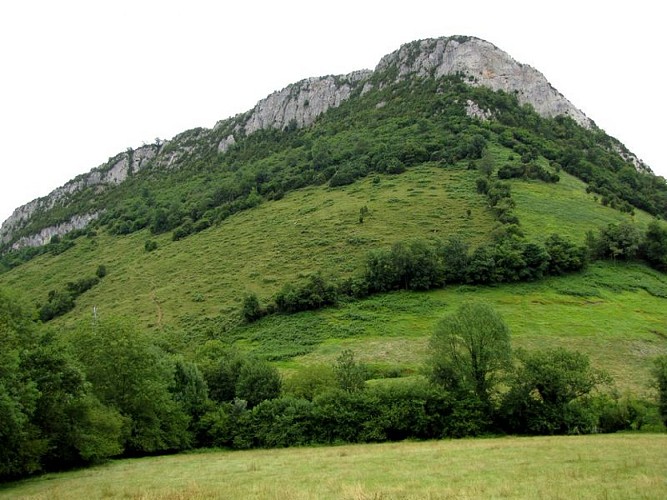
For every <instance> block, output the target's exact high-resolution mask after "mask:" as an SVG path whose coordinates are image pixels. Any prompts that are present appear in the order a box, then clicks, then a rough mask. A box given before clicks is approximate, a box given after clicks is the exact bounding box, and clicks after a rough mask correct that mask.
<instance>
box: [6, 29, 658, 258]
mask: <svg viewBox="0 0 667 500" xmlns="http://www.w3.org/2000/svg"><path fill="white" fill-rule="evenodd" d="M452 74H463V75H465V76H466V80H465V81H466V83H468V84H470V85H475V86H484V87H488V88H490V89H492V90H503V91H505V92H508V93H515V94H516V95H517V98H518V100H519V102H520V103H522V104H530V105H532V106H533V108H534V109H535V110H536V111H537V112H538V113H539V114H540V115H542V116H544V117H553V116H557V115H566V116H569V117H570V118H572V119H573V120H575V122H577V123H578V124H579V125H581V126H584V127H587V128H590V127H594V123H593V121H592V120H590V119H589V118H588V117H587V116H586V115H585V114H584V113H583V112H582V111H580V110H579V109H578V108H576V107H575V106H574V105H573V104H572V103H571V102H570V101H568V100H567V99H566V98H565V97H564V96H563V95H562V94H560V93H559V92H558V91H557V90H556V89H554V88H553V87H552V86H551V84H550V83H549V82H548V81H547V80H546V78H545V77H544V75H542V73H540V72H539V71H537V70H535V69H534V68H532V67H531V66H528V65H524V64H521V63H519V62H517V61H515V60H514V59H513V58H512V57H511V56H510V55H509V54H507V53H506V52H504V51H502V50H501V49H499V48H497V47H496V46H495V45H493V44H492V43H490V42H487V41H485V40H481V39H479V38H475V37H466V36H451V37H441V38H434V39H425V40H419V41H415V42H410V43H407V44H404V45H402V46H401V47H400V48H399V49H397V50H396V51H394V52H392V53H390V54H387V55H385V56H383V57H382V58H381V59H380V61H379V63H378V64H377V66H376V67H375V69H374V70H373V71H371V70H358V71H353V72H351V73H348V74H347V75H336V76H332V75H329V76H322V77H312V78H307V79H304V80H301V81H299V82H296V83H293V84H290V85H288V86H287V87H285V88H283V89H282V90H279V91H275V92H273V93H272V94H270V95H269V96H267V97H266V98H264V99H261V100H260V101H258V103H257V104H256V105H255V107H254V108H253V109H251V110H249V111H248V112H246V113H242V114H240V115H237V116H235V117H231V118H228V119H226V120H222V121H219V122H218V123H216V125H215V126H214V128H213V129H203V128H199V129H194V130H191V131H186V132H183V133H182V134H179V135H177V136H175V137H174V138H173V139H172V140H170V141H165V142H164V143H162V142H160V141H157V142H156V143H155V144H150V145H144V146H141V147H139V148H137V149H131V148H128V150H127V151H125V152H122V153H119V154H118V155H116V156H115V157H113V158H110V159H109V161H108V162H107V163H105V164H102V165H100V166H98V167H96V168H94V169H92V170H91V171H89V172H88V173H85V174H82V175H79V176H77V177H75V178H74V179H73V180H71V181H69V182H67V183H66V184H65V185H64V186H61V187H59V188H57V189H55V190H53V191H52V192H51V193H50V194H48V195H47V196H45V197H41V198H38V199H36V200H32V201H30V202H29V203H27V204H25V205H22V206H20V207H18V208H17V209H16V210H14V212H13V213H12V215H11V216H10V217H9V218H8V219H7V220H5V221H4V222H3V224H2V226H1V227H0V243H2V244H3V245H7V244H10V243H11V244H12V248H13V249H19V248H22V247H24V246H41V245H44V244H46V243H48V242H49V241H50V240H51V238H52V237H53V236H54V235H63V234H66V233H68V232H70V231H72V230H76V229H82V228H84V227H86V225H87V224H88V223H89V222H90V221H91V220H94V219H95V218H96V217H97V216H98V214H97V213H91V212H85V213H82V212H80V213H76V214H75V216H73V217H72V216H71V217H69V218H67V219H64V220H61V221H59V223H58V224H54V225H50V226H48V227H42V228H39V229H38V230H36V231H34V232H33V233H32V234H28V235H23V237H22V238H20V239H17V238H16V234H17V233H18V232H19V231H21V230H23V229H24V228H26V227H28V226H29V224H30V222H31V219H32V217H33V215H34V214H36V213H39V212H45V211H49V210H52V209H53V208H54V207H57V206H66V205H67V203H68V201H69V200H70V198H71V197H72V196H73V195H74V194H75V193H77V192H80V191H82V190H85V189H94V190H95V191H96V192H100V191H104V190H106V189H108V188H109V187H113V186H116V185H118V184H120V183H122V182H124V181H125V180H126V179H127V178H128V177H131V176H133V175H134V174H136V173H137V172H139V171H140V170H141V169H142V168H143V167H145V166H146V165H147V164H149V163H150V162H154V163H155V164H156V165H157V166H158V167H160V168H165V169H171V168H178V167H179V166H180V164H181V163H182V160H183V158H187V156H188V155H189V154H190V153H192V151H193V150H195V149H196V148H197V141H199V142H202V141H203V142H204V143H207V144H208V145H209V146H211V147H215V148H217V151H218V152H219V153H224V152H226V151H227V149H228V148H229V147H230V146H231V145H233V144H235V143H236V142H238V141H239V140H241V139H242V138H244V137H247V136H249V135H251V134H253V133H255V132H257V131H258V130H264V129H271V128H273V129H289V128H302V127H306V126H309V125H311V124H312V123H313V122H314V121H315V119H317V118H318V117H319V116H321V115H322V114H324V113H326V112H327V111H328V110H329V109H331V108H336V107H338V106H340V104H341V103H343V102H344V101H346V100H348V99H349V98H350V97H351V96H353V95H355V93H359V94H361V95H363V94H364V93H366V92H368V91H370V90H371V89H373V88H382V87H383V86H385V85H387V84H391V83H396V82H398V81H401V80H402V79H404V78H406V77H408V76H410V75H416V76H418V77H421V78H429V77H435V78H439V77H442V76H447V75H452ZM472 104H473V105H474V104H475V103H472ZM616 147H617V149H618V151H617V152H618V153H619V154H621V155H622V156H623V157H624V159H625V160H626V161H630V162H631V163H633V164H634V165H635V167H636V168H637V169H638V170H640V171H642V170H643V171H647V172H650V169H649V168H648V167H647V166H646V165H644V164H643V163H642V162H641V161H639V160H638V159H637V157H636V156H635V155H634V154H632V153H631V152H629V151H627V150H626V149H625V148H624V147H623V146H622V144H620V143H618V144H617V145H616Z"/></svg>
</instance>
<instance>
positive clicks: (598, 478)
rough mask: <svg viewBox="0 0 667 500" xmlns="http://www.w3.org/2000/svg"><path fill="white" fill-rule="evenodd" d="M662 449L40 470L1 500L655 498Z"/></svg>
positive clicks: (499, 447)
mask: <svg viewBox="0 0 667 500" xmlns="http://www.w3.org/2000/svg"><path fill="white" fill-rule="evenodd" d="M666 447H667V435H666V434H612V435H593V436H572V437H535V438H514V437H506V438H491V439H474V440H473V439H463V440H455V441H449V440H447V441H430V442H404V443H391V444H375V445H348V446H336V447H322V448H295V449H283V450H256V451H235V452H212V451H211V452H204V453H188V454H181V455H174V456H163V457H155V458H141V459H133V460H122V461H112V462H110V463H108V464H106V465H102V466H98V467H93V468H89V469H85V470H80V471H73V472H67V473H62V474H45V475H43V476H41V477H39V478H36V479H29V480H26V481H22V482H19V483H14V484H8V485H5V486H4V487H1V488H0V498H33V499H49V500H52V499H79V498H80V499H89V498H143V499H152V498H167V499H186V498H187V499H198V498H257V499H260V498H275V499H285V500H287V499H290V500H292V499H306V498H318V499H328V498H331V499H354V500H361V499H385V498H386V499H392V498H402V499H411V498H412V499H417V498H433V499H440V498H442V499H444V498H458V499H467V498H531V499H536V498H543V499H568V500H569V499H579V498H581V499H583V498H610V499H612V498H616V499H627V498H644V499H652V498H655V499H658V498H665V497H666V496H667V480H665V477H667V454H665V448H666Z"/></svg>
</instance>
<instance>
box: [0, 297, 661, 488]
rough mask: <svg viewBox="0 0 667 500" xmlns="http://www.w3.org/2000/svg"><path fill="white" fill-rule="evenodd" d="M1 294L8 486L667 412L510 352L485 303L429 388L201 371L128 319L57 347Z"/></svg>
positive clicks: (261, 368)
mask: <svg viewBox="0 0 667 500" xmlns="http://www.w3.org/2000/svg"><path fill="white" fill-rule="evenodd" d="M29 311H30V309H29V308H26V307H25V305H23V304H22V302H21V300H20V299H19V298H17V297H15V296H13V295H11V294H9V293H7V292H5V291H0V361H1V363H0V416H1V417H2V425H1V426H0V479H2V480H8V479H13V478H18V477H22V476H25V475H28V474H34V473H39V472H43V471H51V470H63V469H69V468H72V467H79V466H83V465H87V464H91V463H96V462H99V461H101V460H104V459H106V458H109V457H121V456H137V455H144V454H154V453H165V452H174V451H179V450H185V449H190V448H195V447H210V446H214V447H228V448H233V449H245V448H254V447H281V446H293V445H306V444H329V443H339V442H352V443H354V442H381V441H394V440H402V439H408V438H412V439H438V438H443V437H463V436H475V435H480V434H488V433H505V432H511V433H519V434H566V433H589V432H613V431H616V430H620V429H640V428H646V426H647V425H648V426H651V427H650V428H653V429H657V428H659V427H657V426H659V425H660V424H659V420H658V415H659V414H660V415H662V419H663V421H665V420H667V406H666V405H665V401H666V400H667V382H666V381H667V370H666V368H667V359H666V358H665V357H664V356H663V357H661V358H658V359H657V360H656V362H655V367H654V376H655V380H656V386H657V388H658V390H659V401H658V403H657V404H656V403H655V402H652V401H648V400H640V399H636V398H632V397H626V398H618V397H614V396H613V393H609V392H607V393H605V392H603V391H597V389H598V388H600V387H601V386H603V385H604V384H607V383H609V381H610V379H609V377H608V376H606V375H605V374H603V373H602V372H600V371H598V370H595V369H594V368H592V367H591V366H590V363H589V361H588V358H586V356H584V355H582V354H579V353H576V352H571V351H567V350H564V349H553V350H543V351H531V352H518V353H513V352H512V350H511V345H510V336H509V330H508V328H507V326H506V325H505V323H504V322H503V320H502V318H500V317H499V316H498V314H497V313H496V312H495V311H494V310H493V309H492V308H491V307H489V306H488V305H485V304H479V303H470V304H464V305H463V306H461V307H460V308H459V309H458V310H457V311H455V312H453V313H451V314H450V315H448V316H446V317H444V318H443V319H442V321H441V322H440V323H438V324H437V325H436V327H435V330H434V334H433V336H432V339H431V349H430V351H431V353H432V354H431V356H430V358H429V359H428V360H427V362H426V364H425V365H424V371H423V373H424V376H420V377H413V378H411V379H397V380H394V381H392V382H393V383H378V382H374V383H371V382H369V381H368V380H367V379H369V378H371V377H372V375H371V373H370V371H369V370H368V368H367V367H366V365H364V363H362V362H360V361H358V360H357V359H356V357H355V355H354V353H353V352H351V351H349V350H345V351H342V352H341V353H340V355H339V356H338V358H337V359H336V360H335V362H334V363H333V364H332V365H320V366H313V367H309V368H307V369H304V371H303V372H302V373H300V374H298V375H295V376H293V377H290V378H288V379H286V380H283V379H282V378H281V377H280V375H279V373H278V371H277V370H276V369H275V367H273V366H272V365H270V364H268V363H267V362H266V361H262V360H259V359H255V358H252V357H250V356H249V355H247V354H244V353H242V352H240V351H238V350H237V349H235V348H234V347H232V346H229V345H225V344H223V343H222V342H220V341H217V340H215V341H209V342H207V343H206V344H204V345H203V346H201V347H200V349H199V351H198V352H197V353H196V354H195V355H193V356H192V357H191V358H189V359H185V358H183V357H182V356H178V355H175V354H171V353H169V352H167V351H165V350H164V349H162V348H161V347H160V345H159V344H158V343H156V342H155V341H153V340H152V339H151V338H150V337H149V336H148V335H147V334H146V333H145V332H143V331H142V330H140V329H139V328H137V327H136V325H134V324H133V323H131V322H128V321H126V320H113V319H112V320H104V321H102V320H100V321H93V322H92V323H91V324H87V325H80V326H78V327H75V328H72V329H64V330H62V331H60V332H58V334H57V335H54V334H53V332H51V331H47V330H44V328H43V327H42V326H40V324H39V323H37V322H35V321H34V318H33V316H31V314H30V312H29Z"/></svg>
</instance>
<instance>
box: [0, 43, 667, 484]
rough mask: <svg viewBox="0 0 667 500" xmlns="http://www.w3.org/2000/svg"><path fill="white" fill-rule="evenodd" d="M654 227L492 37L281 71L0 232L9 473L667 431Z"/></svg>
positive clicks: (615, 153) (634, 172)
mask: <svg viewBox="0 0 667 500" xmlns="http://www.w3.org/2000/svg"><path fill="white" fill-rule="evenodd" d="M665 217H667V184H666V183H665V180H664V179H662V178H660V177H656V176H655V175H653V174H652V172H651V171H650V169H649V168H648V167H647V166H646V165H644V164H642V163H641V162H639V161H638V160H637V158H636V157H635V156H634V155H632V153H631V152H629V151H627V149H626V148H624V146H623V145H622V143H620V142H619V141H618V140H616V139H614V138H612V137H610V136H608V135H607V134H606V133H605V132H604V131H602V130H600V129H599V128H598V127H596V125H595V124H594V122H593V121H592V120H591V119H590V118H588V117H586V116H585V115H584V114H583V113H582V112H581V111H579V110H578V109H577V108H576V107H575V106H573V105H572V104H571V103H570V102H569V101H567V99H565V97H563V96H562V95H560V94H559V93H558V92H557V91H556V90H555V89H553V88H552V87H551V86H550V85H549V83H548V82H547V81H546V80H545V79H544V77H543V76H542V75H541V74H540V73H539V72H537V71H536V70H534V69H533V68H530V67H528V66H524V65H521V64H520V63H518V62H516V61H514V60H513V59H512V58H511V57H510V56H509V55H507V54H506V53H504V52H502V51H501V50H499V49H497V48H496V47H494V46H493V45H491V44H490V43H488V42H484V41H482V40H478V39H475V38H469V37H450V38H441V39H435V40H424V41H419V42H413V43H410V44H407V45H404V46H403V47H401V48H400V49H399V50H397V51H396V52H394V53H392V54H389V55H387V56H385V57H384V58H382V60H381V61H380V62H379V63H378V65H377V67H376V68H375V70H374V71H372V72H371V71H358V72H354V73H351V74H349V75H342V76H325V77H321V78H312V79H307V80H303V81H301V82H298V83H295V84H293V85H290V86H288V87H287V88H285V89H283V90H281V91H279V92H275V93H274V94H272V95H270V96H268V97H267V98H266V99H264V100H262V101H260V102H259V103H258V104H257V105H256V106H255V107H254V108H253V109H251V110H249V111H248V112H246V113H243V114H240V115H237V116H235V117H232V118H229V119H226V120H222V121H220V122H218V123H217V124H216V125H215V127H213V128H212V129H210V130H207V129H194V130H188V131H186V132H183V133H181V134H179V135H177V136H176V137H174V138H173V139H172V140H170V141H168V142H165V143H162V142H161V141H159V142H156V143H155V144H151V145H146V146H144V147H142V148H138V149H136V150H132V149H129V150H127V151H124V152H121V153H119V154H118V155H116V156H115V157H113V158H111V159H110V160H109V161H108V162H107V163H105V164H104V165H101V166H100V167H98V168H96V169H93V170H92V171H91V172H89V173H87V174H83V175H81V176H79V177H77V178H75V179H73V180H72V181H70V182H69V183H67V184H66V185H65V186H63V187H61V188H58V189H57V190H55V191H54V192H53V193H51V194H50V195H49V196H47V197H45V198H41V199H39V200H35V201H33V202H31V203H30V204H28V205H26V206H24V207H21V208H20V209H18V210H17V211H16V212H15V214H14V216H13V217H12V218H10V220H8V221H7V222H5V224H4V225H3V246H2V249H3V251H2V253H0V337H1V338H0V344H1V345H2V346H3V347H5V348H4V349H0V355H1V356H2V362H1V363H0V367H2V368H3V369H0V390H1V391H3V392H2V393H1V394H0V396H1V397H0V413H2V414H3V418H4V417H5V416H6V417H7V418H6V420H7V421H8V425H5V428H7V429H10V430H11V432H4V433H0V479H4V478H10V477H18V476H22V475H25V474H30V473H33V472H36V471H39V470H43V471H49V470H58V469H62V468H68V467H73V466H80V465H84V464H87V463H92V462H95V461H97V460H100V459H103V458H105V457H109V456H115V455H116V456H117V455H118V454H120V453H124V454H125V456H137V455H142V454H146V453H150V454H155V453H161V452H174V451H179V450H184V449H188V448H189V447H191V446H202V447H210V446H216V447H230V448H250V447H275V446H290V445H294V444H298V445H307V444H328V443H338V442H367V441H384V440H404V439H408V438H416V439H439V438H442V437H462V436H469V435H477V434H480V433H489V432H493V433H497V432H508V433H512V434H514V433H520V434H541V433H544V434H562V433H582V432H584V433H585V432H598V431H599V430H602V431H603V432H614V431H617V430H631V429H639V428H640V427H641V429H642V430H645V429H652V430H655V431H657V430H660V429H664V425H663V423H664V418H665V408H664V405H662V406H660V404H661V403H660V404H659V403H656V402H655V401H656V397H655V392H654V391H653V389H649V387H652V386H651V385H650V384H651V383H654V382H655V381H656V380H658V381H659V380H664V379H667V371H664V367H667V356H666V357H661V356H662V355H667V341H666V339H667V314H666V313H665V312H666V311H667V303H666V301H667V274H665V273H666V272H667V224H666V223H665V222H664V219H665ZM35 320H37V321H35ZM471 325H474V328H473V327H471ZM459 333H460V335H459ZM479 360H483V362H481V361H480V362H478V361H479ZM482 365H484V366H485V367H486V368H484V366H482ZM661 367H662V368H661ZM487 368H488V369H487ZM659 370H662V371H661V372H659ZM661 373H662V374H661ZM608 375H609V376H608ZM611 379H613V380H614V381H615V385H613V386H612V385H610V380H611ZM601 384H605V385H604V386H601ZM654 385H659V384H654ZM664 385H665V384H661V385H659V386H660V387H662V389H660V390H662V393H661V396H660V397H661V398H662V400H664V392H665V391H664ZM596 386H597V387H598V388H599V389H600V391H599V392H592V391H593V388H594V387H596ZM662 400H661V401H662ZM661 418H662V419H663V420H661ZM12 429H14V430H12Z"/></svg>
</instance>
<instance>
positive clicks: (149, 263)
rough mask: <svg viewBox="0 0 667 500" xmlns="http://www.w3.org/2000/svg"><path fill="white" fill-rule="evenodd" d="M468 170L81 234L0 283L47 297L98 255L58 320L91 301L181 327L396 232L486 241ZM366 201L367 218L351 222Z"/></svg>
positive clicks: (351, 261)
mask: <svg viewBox="0 0 667 500" xmlns="http://www.w3.org/2000/svg"><path fill="white" fill-rule="evenodd" d="M474 179H475V174H474V173H473V172H470V171H467V170H463V169H442V168H436V167H433V166H429V165H424V166H421V167H417V168H414V169H411V170H409V171H408V172H406V173H404V174H401V175H399V176H387V175H377V176H374V177H372V178H367V179H364V180H363V181H361V182H358V183H355V184H353V185H349V186H344V187H340V188H326V187H313V188H306V189H303V190H299V191H296V192H293V193H290V194H288V195H287V196H285V197H284V198H283V199H281V200H278V201H272V202H266V203H264V204H262V205H260V206H259V207H256V208H254V209H251V210H248V211H245V212H242V213H239V214H237V215H235V216H232V217H230V218H229V219H227V220H225V221H224V222H223V223H221V224H220V225H218V226H215V227H213V228H210V229H208V230H206V231H203V232H200V233H197V234H195V235H193V236H191V237H189V238H186V239H184V240H180V241H171V238H170V237H169V236H167V235H163V236H159V237H157V238H154V239H155V241H157V242H158V249H157V250H155V251H153V252H146V251H145V250H144V242H145V240H146V239H147V238H152V236H151V235H150V234H149V233H148V232H147V231H141V232H137V233H133V234H131V235H128V236H117V237H112V236H108V235H104V234H102V235H100V236H97V237H94V238H86V237H82V238H79V239H78V240H77V244H76V246H75V247H74V248H72V249H70V250H68V251H66V252H65V253H63V254H61V255H58V256H50V255H46V256H41V257H39V258H36V259H34V260H33V261H30V262H28V263H26V264H24V265H22V266H20V267H18V268H15V269H13V270H12V271H10V272H8V273H5V274H3V275H0V286H9V287H11V288H13V289H15V290H17V291H19V292H22V293H24V294H25V295H27V296H28V297H30V298H31V299H32V300H33V301H34V302H40V301H45V300H46V295H47V292H48V291H49V290H50V289H53V288H59V287H62V286H63V285H64V284H65V283H66V282H67V281H73V280H75V279H77V278H79V277H85V276H89V275H91V274H93V273H94V271H95V269H96V267H97V266H98V265H99V264H104V265H105V266H106V267H107V270H108V273H109V274H108V276H107V277H106V278H105V279H104V280H103V281H102V283H100V284H99V285H98V286H97V287H95V288H93V289H92V290H91V291H89V292H88V293H87V294H85V295H84V296H82V297H81V298H80V299H79V301H78V302H77V308H76V309H75V311H73V312H72V313H71V314H70V315H68V317H66V318H64V319H63V320H61V321H65V322H71V321H76V320H80V319H83V318H87V317H90V315H91V312H92V308H93V306H97V309H98V311H99V313H100V314H106V315H124V316H125V315H129V316H132V317H136V318H139V319H140V320H141V321H142V322H143V323H144V324H145V325H147V326H151V327H157V328H160V327H163V326H165V325H178V324H179V323H180V322H181V320H182V319H183V318H184V317H187V316H190V315H198V316H199V315H203V316H217V315H219V314H221V313H229V312H233V311H236V310H237V309H238V307H239V303H240V300H241V298H242V297H243V294H244V293H246V292H249V291H252V292H256V293H257V294H258V295H259V296H260V297H264V298H268V297H269V296H271V295H272V294H273V293H275V292H276V291H277V290H278V289H279V288H280V287H281V286H282V285H283V284H285V283H287V282H291V281H295V280H296V279H298V278H300V277H304V276H307V275H309V274H311V273H314V272H317V271H321V272H322V273H323V274H325V275H328V276H336V277H346V276H350V275H351V274H353V273H355V272H358V271H359V270H360V269H361V267H362V263H363V259H364V256H365V255H366V254H367V253H368V252H369V251H370V250H371V249H375V248H381V247H386V246H389V245H391V244H392V243H394V242H396V241H399V240H406V239H411V238H430V237H446V236H447V235H448V234H461V235H462V236H463V237H465V238H466V239H468V240H469V241H471V242H472V243H473V244H476V243H480V242H482V241H485V240H486V239H487V236H488V234H489V232H490V230H491V228H492V227H493V224H494V222H493V218H492V215H491V214H490V213H489V211H488V210H487V209H486V208H485V199H484V198H483V197H482V196H479V195H477V194H476V193H475V191H474ZM364 206H366V207H368V210H369V215H368V216H366V217H365V218H364V222H363V223H359V210H360V208H361V207H364ZM467 210H470V215H468V213H467Z"/></svg>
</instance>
